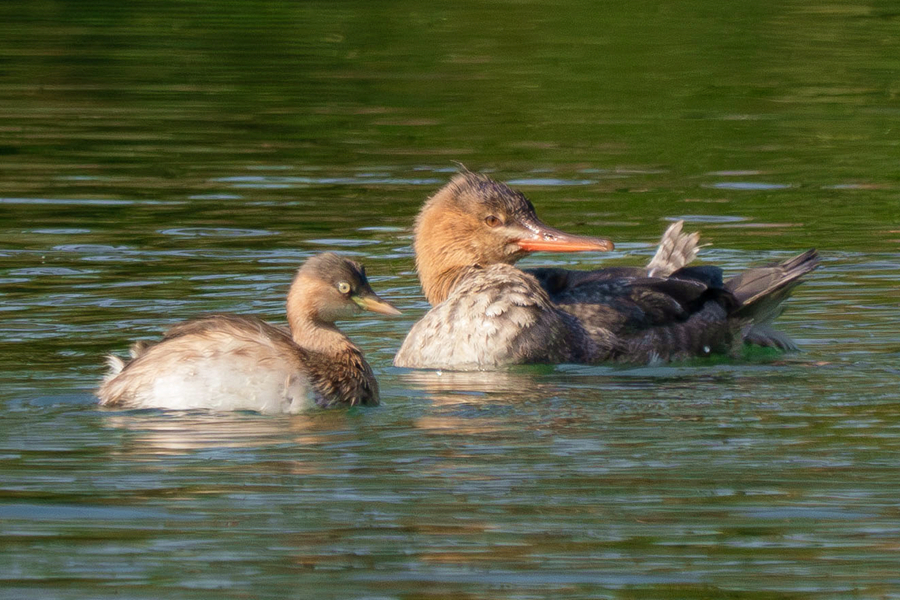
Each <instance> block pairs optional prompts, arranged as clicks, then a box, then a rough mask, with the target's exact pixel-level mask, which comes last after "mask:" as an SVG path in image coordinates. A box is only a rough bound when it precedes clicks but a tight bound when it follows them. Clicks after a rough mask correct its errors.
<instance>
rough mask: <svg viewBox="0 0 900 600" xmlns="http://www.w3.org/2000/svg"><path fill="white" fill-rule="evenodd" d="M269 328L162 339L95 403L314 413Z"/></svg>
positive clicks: (285, 343) (299, 368) (300, 373)
mask: <svg viewBox="0 0 900 600" xmlns="http://www.w3.org/2000/svg"><path fill="white" fill-rule="evenodd" d="M254 325H257V324H254ZM262 325H264V324H262ZM269 328H271V326H265V327H261V326H258V325H257V326H256V327H254V328H252V329H249V328H243V327H242V328H240V329H237V330H235V329H223V330H208V329H207V330H204V331H200V332H197V333H188V334H186V335H181V336H178V337H174V338H170V339H166V340H164V341H162V342H161V343H159V344H156V345H155V346H151V347H149V348H148V349H147V350H146V351H144V352H143V353H142V354H140V355H139V356H138V357H137V358H135V359H134V360H133V361H132V362H131V363H129V364H128V365H127V366H126V367H125V368H124V369H122V370H121V371H120V372H118V373H111V374H110V376H109V377H107V380H106V381H105V382H104V384H103V386H102V387H101V390H100V395H101V398H102V399H103V400H102V401H101V403H102V404H107V405H115V406H119V407H123V408H161V409H170V410H190V409H207V410H221V411H230V410H254V411H259V412H263V413H298V412H302V411H304V410H308V409H310V408H312V407H314V406H315V405H316V399H317V393H316V391H315V389H314V387H313V386H312V384H311V383H310V381H309V378H308V377H307V376H306V374H305V369H304V367H303V364H302V362H301V361H300V359H299V357H298V355H297V353H296V351H294V349H293V348H292V346H291V345H290V342H289V340H288V339H286V337H285V336H284V335H283V334H282V335H280V336H279V337H272V336H271V335H267V333H271V332H270V331H267V329H269ZM271 329H274V328H271ZM279 333H281V332H280V331H279Z"/></svg>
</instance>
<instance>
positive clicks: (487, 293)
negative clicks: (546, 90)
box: [394, 172, 818, 370]
mask: <svg viewBox="0 0 900 600" xmlns="http://www.w3.org/2000/svg"><path fill="white" fill-rule="evenodd" d="M681 228H682V224H681V222H678V223H675V224H673V225H672V226H671V227H669V229H668V230H667V231H666V232H665V234H664V235H663V238H662V241H661V242H660V247H659V250H658V251H657V253H656V255H655V256H654V258H653V259H652V260H651V261H650V263H649V264H648V265H647V267H644V268H627V267H626V268H621V267H614V268H609V269H600V270H596V271H569V270H566V269H534V270H531V271H522V270H520V269H517V268H516V267H514V266H513V264H514V263H515V262H516V261H517V260H519V259H520V258H522V257H523V256H525V255H527V254H528V253H530V252H534V251H539V250H547V251H557V252H574V251H586V250H609V249H611V248H612V247H613V246H612V243H611V242H610V241H609V240H606V239H603V238H588V237H582V236H573V235H569V234H567V233H564V232H561V231H559V230H556V229H552V228H550V227H547V226H546V225H544V224H543V223H541V222H540V221H539V220H538V218H537V216H536V214H535V212H534V207H533V206H532V204H531V202H529V201H528V199H527V198H525V196H523V195H522V194H521V193H519V192H516V191H515V190H513V189H511V188H510V187H508V186H506V185H504V184H502V183H498V182H496V181H493V180H491V179H490V178H488V177H485V176H483V175H478V174H474V173H470V172H463V173H461V174H459V175H457V176H455V177H454V178H453V179H452V180H451V181H450V183H448V184H447V185H446V186H444V187H443V188H442V189H441V190H439V191H438V192H437V193H436V194H435V195H434V196H432V197H431V198H430V199H429V200H428V201H427V202H426V203H425V205H424V206H423V208H422V210H421V212H420V213H419V216H418V217H417V219H416V226H415V253H416V268H417V270H418V274H419V280H420V281H421V283H422V288H423V290H424V293H425V297H426V299H427V300H428V301H429V302H430V303H431V304H432V306H433V308H432V309H431V310H430V311H429V312H428V313H427V314H426V315H425V316H424V317H423V318H422V319H421V320H420V321H419V322H418V323H416V324H415V325H414V326H413V328H412V330H411V331H410V332H409V335H407V337H406V340H405V341H404V342H403V345H402V346H401V348H400V351H399V352H398V353H397V355H396V356H395V357H394V365H396V366H398V367H411V368H432V369H452V370H479V369H494V368H498V367H503V366H507V365H513V364H523V363H561V362H577V363H598V362H604V361H620V362H651V361H657V360H678V359H685V358H689V357H694V356H706V355H709V354H712V353H724V354H732V355H734V354H737V353H738V351H739V348H740V346H741V344H742V343H743V342H748V343H754V344H760V345H765V346H773V347H778V348H781V349H793V348H795V346H794V344H793V342H791V340H790V339H789V338H788V337H787V336H785V335H784V334H781V333H779V332H776V331H774V330H773V329H772V328H771V327H770V323H771V321H772V320H773V319H774V318H775V317H777V316H778V315H779V314H780V313H781V303H782V301H784V300H785V299H786V298H787V297H788V295H789V293H790V291H791V289H792V288H793V287H794V286H795V285H797V284H798V283H799V282H800V281H799V278H800V277H801V276H802V275H804V274H805V273H808V272H809V271H811V270H812V269H814V268H815V267H816V266H817V264H818V256H817V254H816V252H815V251H814V250H810V251H808V252H805V253H803V254H801V255H799V256H796V257H794V258H791V259H789V260H787V261H785V262H783V263H780V264H777V265H772V266H768V267H763V268H756V269H750V270H749V271H746V272H745V273H743V274H742V275H740V276H738V277H735V278H733V279H730V280H728V281H723V279H722V270H721V269H719V268H717V267H689V266H687V264H688V263H689V262H690V261H691V260H693V258H694V257H695V256H696V254H697V249H698V246H697V244H698V241H699V235H698V234H696V233H693V234H685V233H683V232H682V229H681Z"/></svg>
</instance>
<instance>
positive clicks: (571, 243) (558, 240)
mask: <svg viewBox="0 0 900 600" xmlns="http://www.w3.org/2000/svg"><path fill="white" fill-rule="evenodd" d="M525 227H526V229H528V230H529V234H530V235H528V236H525V237H522V238H521V239H519V240H516V244H517V245H518V246H519V248H521V249H522V250H524V251H525V252H591V251H595V252H607V251H609V250H612V249H613V248H615V245H614V244H613V243H612V242H611V241H610V240H608V239H606V238H600V237H589V236H585V235H572V234H570V233H566V232H565V231H560V230H559V229H554V228H553V227H548V226H547V225H544V224H543V223H539V222H538V223H529V224H527V225H525Z"/></svg>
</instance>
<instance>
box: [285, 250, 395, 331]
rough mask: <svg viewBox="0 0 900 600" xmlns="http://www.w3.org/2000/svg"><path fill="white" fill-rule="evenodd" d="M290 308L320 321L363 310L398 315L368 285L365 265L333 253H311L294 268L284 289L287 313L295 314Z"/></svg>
mask: <svg viewBox="0 0 900 600" xmlns="http://www.w3.org/2000/svg"><path fill="white" fill-rule="evenodd" d="M303 308H305V310H302V309H303ZM294 309H300V310H301V311H302V312H303V313H306V314H308V315H309V316H311V317H312V318H313V319H314V320H317V321H320V322H323V323H334V322H335V321H340V320H342V319H347V318H349V317H352V316H354V315H357V314H359V313H360V312H362V311H364V310H368V311H372V312H377V313H381V314H383V315H399V314H400V311H399V310H397V309H396V308H394V307H393V306H391V305H390V304H389V303H387V302H385V301H384V300H382V299H381V298H379V297H378V294H376V293H375V291H374V290H373V289H372V286H370V285H369V280H368V279H367V278H366V270H365V267H363V266H362V265H360V264H359V263H358V262H355V261H352V260H350V259H349V258H346V257H343V256H340V255H338V254H335V253H333V252H325V253H324V254H318V255H316V256H313V257H312V258H310V259H308V260H307V261H306V262H305V263H304V264H303V266H302V267H300V270H299V271H297V275H296V277H294V283H293V284H291V289H290V291H289V292H288V312H289V313H297V310H294Z"/></svg>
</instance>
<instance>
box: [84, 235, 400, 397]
mask: <svg viewBox="0 0 900 600" xmlns="http://www.w3.org/2000/svg"><path fill="white" fill-rule="evenodd" d="M363 310H370V311H374V312H378V313H382V314H387V315H396V314H400V311H398V310H397V309H396V308H394V307H393V306H391V305H390V304H388V303H387V302H385V301H383V300H382V299H381V298H379V297H378V296H377V295H376V294H375V292H374V291H372V288H371V287H370V286H369V282H368V281H367V279H366V274H365V270H364V269H363V267H362V266H360V265H359V264H358V263H356V262H353V261H352V260H349V259H347V258H344V257H341V256H338V255H337V254H333V253H326V254H321V255H318V256H315V257H313V258H310V259H309V260H308V261H306V263H305V264H304V265H303V266H302V267H301V268H300V270H299V271H298V272H297V275H296V277H295V278H294V282H293V283H292V284H291V287H290V290H289V291H288V296H287V318H288V324H289V325H290V332H288V331H285V330H284V329H281V328H278V327H274V326H272V325H269V324H268V323H266V322H264V321H262V320H260V319H258V318H256V317H247V316H240V315H228V314H222V315H211V316H207V317H200V318H197V319H192V320H190V321H186V322H184V323H179V324H178V325H175V326H174V327H172V328H171V329H169V330H168V331H167V332H166V333H165V336H164V337H163V339H162V341H160V342H159V343H157V344H147V343H145V342H137V343H136V344H134V345H133V346H132V348H131V360H130V361H128V362H125V361H123V360H122V359H120V358H118V357H116V356H109V357H108V358H107V363H108V364H109V366H110V372H109V374H108V375H107V376H106V378H105V379H104V380H103V383H102V385H101V386H100V389H99V390H98V391H97V396H98V397H99V398H100V404H101V405H102V406H110V407H119V408H163V409H173V410H186V409H210V410H255V411H259V412H264V413H297V412H301V411H303V410H306V409H308V408H311V407H313V406H322V407H330V406H342V405H343V406H352V405H356V404H361V405H376V404H378V383H377V382H376V381H375V376H374V375H373V374H372V369H371V368H370V367H369V364H368V363H367V362H366V360H365V358H364V357H363V353H362V351H360V349H359V348H357V347H356V345H354V344H353V342H351V341H350V339H349V338H348V337H347V336H346V335H344V334H343V333H341V331H340V330H339V329H338V328H337V327H336V326H335V324H334V323H335V321H338V320H341V319H345V318H348V317H351V316H353V315H355V314H357V313H359V312H361V311H363Z"/></svg>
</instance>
